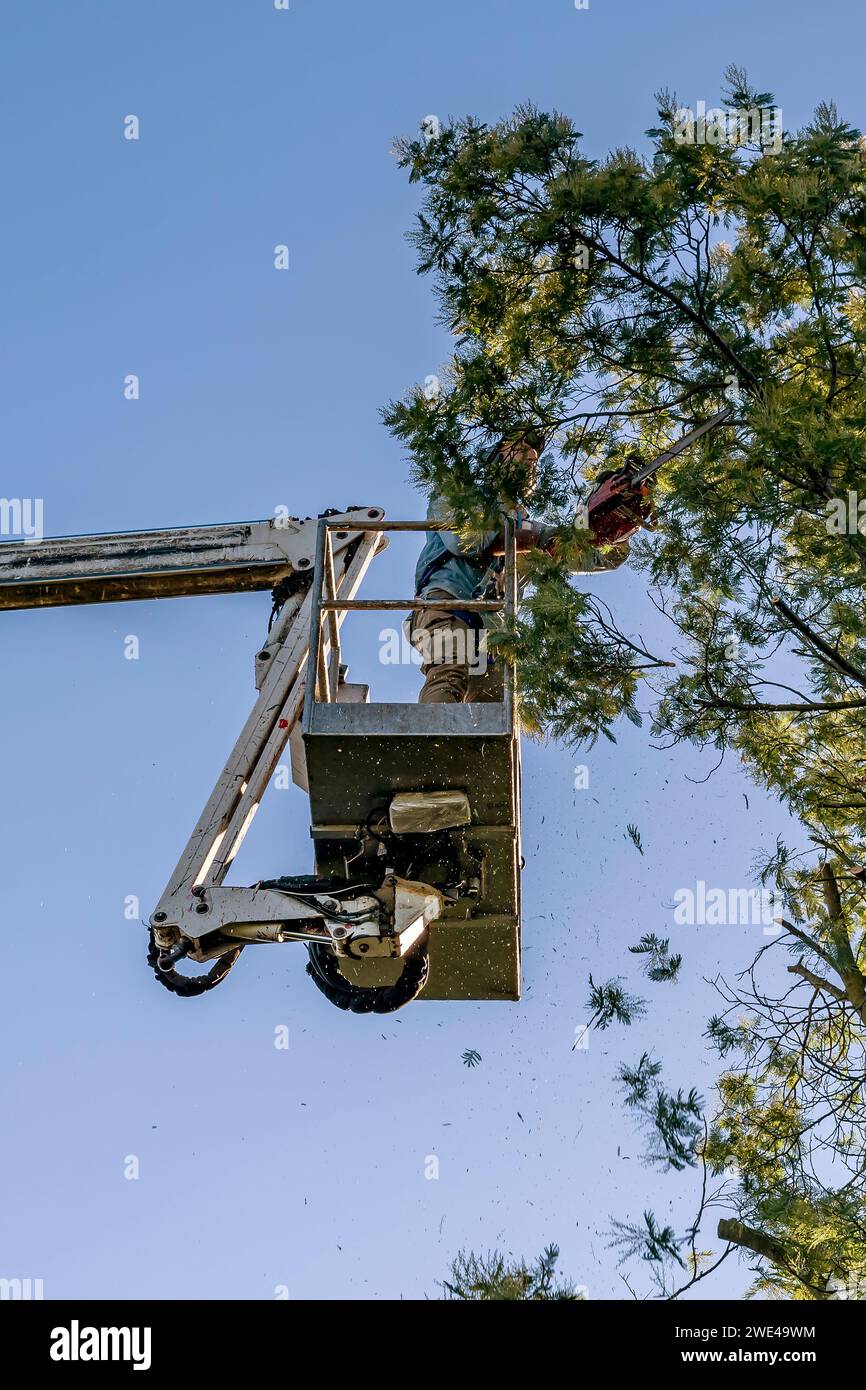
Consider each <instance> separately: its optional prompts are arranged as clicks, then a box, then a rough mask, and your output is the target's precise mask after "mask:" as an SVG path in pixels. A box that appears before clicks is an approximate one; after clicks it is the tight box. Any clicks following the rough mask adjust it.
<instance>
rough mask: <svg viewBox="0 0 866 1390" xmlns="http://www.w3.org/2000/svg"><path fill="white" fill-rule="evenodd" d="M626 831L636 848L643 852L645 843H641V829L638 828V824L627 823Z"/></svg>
mask: <svg viewBox="0 0 866 1390" xmlns="http://www.w3.org/2000/svg"><path fill="white" fill-rule="evenodd" d="M626 832H627V834H628V837H629V839H630V840H631V842H632V844H633V845H634V847H635V849H636V850H639V851H640V853H641V854H643V845H642V844H641V839H640V831H639V830H638V828H637V826H636V825H627V826H626Z"/></svg>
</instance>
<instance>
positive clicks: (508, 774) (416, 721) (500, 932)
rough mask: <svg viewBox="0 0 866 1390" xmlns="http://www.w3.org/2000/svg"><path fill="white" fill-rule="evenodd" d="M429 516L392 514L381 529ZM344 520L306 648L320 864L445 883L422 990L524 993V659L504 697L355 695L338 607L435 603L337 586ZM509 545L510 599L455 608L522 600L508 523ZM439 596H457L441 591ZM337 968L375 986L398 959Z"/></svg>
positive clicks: (329, 869)
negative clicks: (520, 707) (517, 702)
mask: <svg viewBox="0 0 866 1390" xmlns="http://www.w3.org/2000/svg"><path fill="white" fill-rule="evenodd" d="M429 526H430V523H429V522H402V523H401V522H387V521H381V522H378V523H376V524H375V527H371V529H377V530H381V531H389V530H399V531H412V530H417V531H421V530H425V529H428V528H429ZM334 529H335V524H334V523H332V522H331V521H330V520H329V519H328V518H323V519H322V520H321V521H320V522H319V534H318V543H317V550H316V562H315V572H314V576H313V592H312V613H311V628H310V657H309V661H308V672H313V673H314V675H313V678H312V679H311V678H309V677H308V680H307V686H306V696H305V704H304V712H303V718H302V723H301V733H302V737H303V744H304V751H305V757H306V781H307V786H308V789H309V796H310V812H311V833H312V837H313V842H314V846H315V865H316V872H317V874H319V875H322V876H323V877H325V878H328V879H331V878H333V877H337V878H339V877H345V876H346V875H349V874H350V875H351V876H352V877H353V878H355V879H358V878H364V877H365V875H366V874H368V873H369V874H370V875H372V876H374V877H375V876H376V875H378V874H381V872H382V870H383V868H384V869H386V870H387V871H388V872H393V873H396V874H397V875H399V876H400V877H402V878H405V879H411V880H414V881H420V882H422V883H425V884H429V885H431V886H432V887H434V888H436V889H437V890H439V891H440V892H441V893H442V895H443V899H444V905H443V908H442V911H441V913H440V915H439V916H438V917H437V918H436V919H435V920H434V921H432V922H431V923H430V925H429V929H428V939H427V945H426V949H427V952H428V956H429V975H428V978H427V983H426V984H425V986H424V988H423V989H422V991H421V992H420V994H419V995H418V997H419V998H421V999H455V1000H456V999H490V1000H492V999H518V998H519V996H520V743H519V737H518V733H517V728H516V722H515V712H514V698H513V672H512V671H511V669H510V668H509V669H507V670H506V672H505V679H504V681H503V686H504V698H503V699H502V700H501V701H497V702H491V703H464V704H441V705H436V704H394V703H387V704H383V703H371V702H368V701H363V700H358V699H357V698H345V697H344V695H343V692H342V688H341V684H340V673H341V669H342V667H341V661H340V645H339V644H340V634H339V627H338V624H337V623H336V621H335V618H336V615H337V613H338V612H341V613H346V612H349V611H351V610H353V609H367V610H369V609H374V610H375V609H400V610H404V611H405V610H406V609H409V608H414V609H416V610H417V609H419V608H423V607H424V606H425V605H424V601H423V600H418V599H390V600H375V599H372V600H341V599H339V598H338V597H337V596H336V595H335V594H334V591H333V559H332V555H331V548H330V546H331V541H330V537H331V532H332V531H333V530H334ZM505 550H506V565H505V574H506V584H505V589H506V592H505V596H504V599H503V600H493V601H486V602H485V601H477V602H475V603H468V602H466V601H464V600H461V601H460V602H459V603H457V602H455V604H454V606H455V607H456V608H460V609H462V610H463V611H465V610H466V609H467V608H469V609H476V608H477V609H491V608H503V609H505V611H506V612H507V613H511V612H513V608H514V604H515V592H514V591H515V586H516V580H515V556H514V536H513V532H512V528H511V527H510V524H509V525H507V531H506V546H505ZM428 606H432V607H436V608H440V607H443V606H446V605H444V604H443V603H442V601H440V600H436V601H435V603H433V604H430V605H428ZM326 620H327V621H326ZM326 646H327V647H328V648H329V653H328V659H327V660H326V656H325V649H326ZM355 689H357V687H356V688H355ZM449 822H450V823H449ZM428 826H430V827H433V828H427V827H428ZM340 970H341V973H342V974H344V975H345V976H346V978H347V979H348V980H350V981H351V982H352V983H353V984H355V985H357V986H361V987H369V986H372V985H379V984H386V983H391V982H392V981H393V980H394V979H395V978H396V977H397V975H398V974H399V970H400V962H395V961H392V960H375V961H373V960H370V961H363V962H356V961H353V960H346V959H344V960H342V961H341V962H340Z"/></svg>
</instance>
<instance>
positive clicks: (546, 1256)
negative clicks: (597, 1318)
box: [442, 1245, 583, 1303]
mask: <svg viewBox="0 0 866 1390" xmlns="http://www.w3.org/2000/svg"><path fill="white" fill-rule="evenodd" d="M558 1260H559V1250H558V1248H557V1246H555V1245H548V1246H547V1248H546V1249H545V1250H544V1251H543V1252H542V1254H541V1255H539V1257H538V1259H537V1260H535V1261H534V1262H533V1263H532V1264H527V1263H526V1261H525V1260H522V1259H519V1260H518V1259H514V1258H513V1257H512V1256H510V1255H501V1254H500V1253H499V1251H496V1250H494V1251H493V1252H492V1254H489V1255H474V1254H471V1253H468V1252H465V1251H462V1250H461V1252H460V1254H459V1255H458V1256H457V1257H456V1259H455V1260H454V1261H453V1262H452V1265H451V1277H450V1279H447V1280H445V1282H444V1283H443V1285H442V1288H443V1290H444V1297H445V1299H446V1300H463V1301H466V1302H473V1303H480V1302H486V1301H487V1300H489V1299H506V1300H508V1301H510V1302H516V1301H526V1302H529V1301H533V1302H537V1301H539V1300H546V1301H550V1302H553V1301H561V1300H563V1299H568V1300H571V1301H573V1302H579V1301H581V1300H582V1299H583V1293H582V1292H580V1291H579V1290H575V1288H574V1286H573V1285H572V1284H569V1283H563V1282H559V1281H558V1280H557V1276H556V1264H557V1261H558Z"/></svg>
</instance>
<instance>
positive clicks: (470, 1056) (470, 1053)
mask: <svg viewBox="0 0 866 1390" xmlns="http://www.w3.org/2000/svg"><path fill="white" fill-rule="evenodd" d="M460 1060H461V1061H462V1063H463V1065H464V1067H470V1068H471V1067H477V1066H478V1064H479V1062H480V1061H481V1053H480V1052H477V1051H476V1050H475V1048H474V1047H467V1049H466V1051H465V1052H464V1053H463V1055H462V1057H461V1059H460Z"/></svg>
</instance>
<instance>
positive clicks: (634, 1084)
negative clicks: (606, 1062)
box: [619, 1052, 703, 1172]
mask: <svg viewBox="0 0 866 1390" xmlns="http://www.w3.org/2000/svg"><path fill="white" fill-rule="evenodd" d="M660 1075H661V1064H660V1063H659V1062H653V1061H652V1059H651V1058H650V1057H649V1055H648V1054H647V1053H646V1052H645V1053H644V1054H643V1056H642V1057H641V1059H640V1061H639V1062H638V1064H637V1066H636V1067H629V1066H622V1067H621V1068H620V1071H619V1080H620V1082H621V1083H622V1087H623V1091H624V1093H625V1103H626V1105H628V1106H630V1107H631V1108H632V1109H633V1110H636V1111H637V1114H638V1117H639V1122H640V1125H641V1127H642V1128H643V1130H644V1132H645V1133H646V1135H647V1138H648V1148H647V1153H646V1161H647V1162H648V1163H650V1164H654V1165H657V1166H658V1167H660V1168H663V1169H665V1170H667V1169H670V1168H673V1169H675V1170H676V1171H677V1172H682V1170H683V1169H684V1168H690V1167H693V1166H694V1165H695V1163H696V1162H697V1141H698V1139H699V1138H700V1136H701V1134H702V1133H703V1101H702V1100H701V1097H700V1096H699V1095H698V1093H697V1091H696V1090H694V1088H693V1089H692V1090H690V1091H689V1092H688V1094H685V1095H684V1094H683V1092H682V1091H681V1090H680V1091H677V1092H676V1093H674V1092H672V1091H666V1090H665V1088H664V1087H663V1086H662V1084H661V1082H660V1081H659V1077H660Z"/></svg>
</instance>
